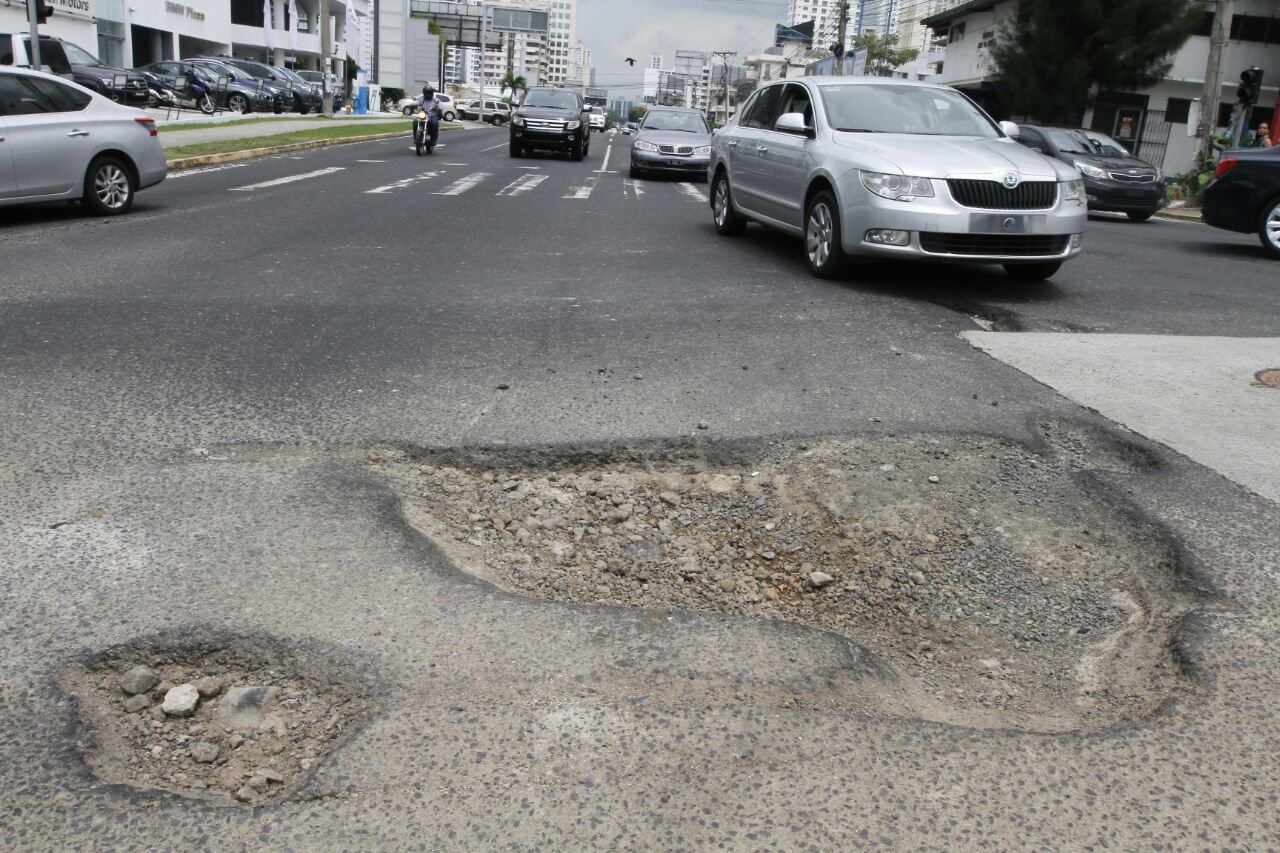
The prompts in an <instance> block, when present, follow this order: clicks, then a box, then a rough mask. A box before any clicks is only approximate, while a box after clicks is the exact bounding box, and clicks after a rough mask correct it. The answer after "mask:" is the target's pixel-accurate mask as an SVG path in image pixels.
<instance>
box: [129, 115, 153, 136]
mask: <svg viewBox="0 0 1280 853" xmlns="http://www.w3.org/2000/svg"><path fill="white" fill-rule="evenodd" d="M134 121H136V122H137V123H138V124H140V125H142V129H143V130H145V131H146V132H147V133H148V135H150V136H157V135H158V134H157V133H156V120H155V119H153V118H135V119H134Z"/></svg>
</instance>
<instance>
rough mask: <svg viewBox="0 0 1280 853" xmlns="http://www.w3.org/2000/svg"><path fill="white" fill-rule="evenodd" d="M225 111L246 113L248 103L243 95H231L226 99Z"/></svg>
mask: <svg viewBox="0 0 1280 853" xmlns="http://www.w3.org/2000/svg"><path fill="white" fill-rule="evenodd" d="M227 110H228V111H230V112H233V113H247V112H248V111H249V101H248V100H247V99H246V98H245V96H244V95H232V96H231V97H230V98H227Z"/></svg>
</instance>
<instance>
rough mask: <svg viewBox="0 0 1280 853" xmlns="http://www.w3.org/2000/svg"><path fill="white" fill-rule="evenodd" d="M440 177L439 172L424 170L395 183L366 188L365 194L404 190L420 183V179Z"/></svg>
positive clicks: (426, 179)
mask: <svg viewBox="0 0 1280 853" xmlns="http://www.w3.org/2000/svg"><path fill="white" fill-rule="evenodd" d="M438 177H440V173H439V172H423V173H422V174H421V175H414V176H413V177H412V178H404V179H403V180H399V181H396V182H395V183H394V184H387V185H386V186H385V187H374V188H373V189H371V190H365V194H366V195H368V194H370V193H389V192H393V191H395V190H402V189H404V188H405V187H407V186H411V185H412V184H416V183H418V182H419V181H429V180H431V179H432V178H438Z"/></svg>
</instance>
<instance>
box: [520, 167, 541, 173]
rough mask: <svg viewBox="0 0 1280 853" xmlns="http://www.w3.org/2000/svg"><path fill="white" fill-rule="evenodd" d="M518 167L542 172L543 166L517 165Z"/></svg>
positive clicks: (528, 170)
mask: <svg viewBox="0 0 1280 853" xmlns="http://www.w3.org/2000/svg"><path fill="white" fill-rule="evenodd" d="M516 168H517V169H524V170H525V171H526V172H540V171H542V167H541V166H516Z"/></svg>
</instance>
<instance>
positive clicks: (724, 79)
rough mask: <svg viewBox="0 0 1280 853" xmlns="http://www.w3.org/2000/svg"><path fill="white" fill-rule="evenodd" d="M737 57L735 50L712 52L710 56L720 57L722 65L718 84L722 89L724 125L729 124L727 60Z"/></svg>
mask: <svg viewBox="0 0 1280 853" xmlns="http://www.w3.org/2000/svg"><path fill="white" fill-rule="evenodd" d="M737 55H738V52H737V51H736V50H713V51H712V52H711V56H712V57H713V58H714V57H717V56H718V57H720V61H721V62H722V63H724V71H723V72H722V73H721V75H720V82H721V84H722V85H723V87H724V100H723V101H722V103H723V104H724V124H728V123H729V60H730V59H733V58H734V57H735V56H737Z"/></svg>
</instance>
